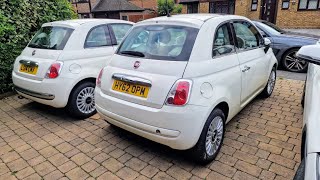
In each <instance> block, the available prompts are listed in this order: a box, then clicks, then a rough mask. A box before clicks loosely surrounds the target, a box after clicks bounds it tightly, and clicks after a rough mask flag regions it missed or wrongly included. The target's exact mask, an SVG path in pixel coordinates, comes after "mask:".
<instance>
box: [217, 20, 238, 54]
mask: <svg viewBox="0 0 320 180" xmlns="http://www.w3.org/2000/svg"><path fill="white" fill-rule="evenodd" d="M228 25H229V24H224V25H222V26H220V27H219V28H218V29H217V31H216V34H215V36H214V41H213V49H212V57H216V56H220V55H225V54H229V53H233V52H235V47H234V42H233V39H232V35H231V30H230V28H229V26H228Z"/></svg>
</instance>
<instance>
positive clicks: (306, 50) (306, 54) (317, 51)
mask: <svg viewBox="0 0 320 180" xmlns="http://www.w3.org/2000/svg"><path fill="white" fill-rule="evenodd" d="M297 57H298V58H299V59H300V60H303V61H307V62H310V63H313V64H317V65H320V44H316V45H309V46H303V47H302V48H300V50H299V51H298V52H297Z"/></svg>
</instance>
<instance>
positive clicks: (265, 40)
mask: <svg viewBox="0 0 320 180" xmlns="http://www.w3.org/2000/svg"><path fill="white" fill-rule="evenodd" d="M264 46H265V48H264V52H265V53H267V52H268V50H269V48H270V46H271V41H270V39H268V38H264Z"/></svg>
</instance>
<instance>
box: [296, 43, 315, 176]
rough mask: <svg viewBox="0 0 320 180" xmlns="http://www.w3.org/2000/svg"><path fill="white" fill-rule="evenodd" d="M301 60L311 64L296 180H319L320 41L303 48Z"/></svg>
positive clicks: (306, 88) (299, 56) (300, 55)
mask: <svg viewBox="0 0 320 180" xmlns="http://www.w3.org/2000/svg"><path fill="white" fill-rule="evenodd" d="M297 57H298V58H299V59H300V60H304V61H306V62H309V67H308V73H307V79H306V84H305V92H304V94H303V101H302V103H304V113H303V130H302V138H301V163H300V166H299V168H298V170H297V172H296V175H295V178H294V179H295V180H303V179H306V180H318V179H319V178H320V177H319V175H320V142H319V137H320V131H319V129H320V118H319V106H320V93H319V92H320V40H319V42H318V44H317V45H308V46H303V47H302V48H301V49H300V50H299V51H298V52H297Z"/></svg>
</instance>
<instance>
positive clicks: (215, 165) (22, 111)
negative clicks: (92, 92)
mask: <svg viewBox="0 0 320 180" xmlns="http://www.w3.org/2000/svg"><path fill="white" fill-rule="evenodd" d="M303 84H304V82H303V81H297V80H287V79H282V78H279V79H277V84H276V88H275V91H274V93H273V95H272V97H270V98H268V99H261V98H259V97H258V98H256V99H255V100H254V101H253V102H252V103H250V104H249V105H248V106H247V107H246V108H244V109H243V110H242V111H241V112H240V113H239V114H238V115H237V116H236V117H235V118H233V119H232V120H231V121H230V122H229V123H228V124H227V127H226V134H225V140H224V144H223V146H222V148H221V152H220V153H219V154H218V156H217V158H216V160H215V161H214V162H212V163H210V164H208V165H205V166H201V165H198V164H196V163H194V162H193V161H192V160H190V159H188V155H187V153H186V152H184V151H177V150H173V149H171V148H168V147H165V146H163V145H160V144H157V143H154V142H151V141H149V140H146V139H144V138H142V137H139V136H136V135H134V134H131V133H129V132H127V131H124V130H121V129H119V128H116V127H114V126H111V125H109V124H108V123H106V122H105V121H103V120H102V119H101V118H100V117H99V115H95V116H93V117H91V118H88V119H85V120H77V119H72V118H71V117H70V116H68V115H67V114H66V113H65V112H64V110H63V109H55V108H51V107H48V106H44V105H41V104H38V103H35V102H32V101H30V100H27V99H19V98H18V96H17V95H15V96H11V97H8V98H5V99H3V100H0V179H6V180H10V179H32V180H33V179H77V180H78V179H99V180H100V179H108V180H112V179H126V180H127V179H128V180H130V179H138V180H143V179H155V180H158V179H168V180H170V179H192V180H197V179H219V180H220V179H246V180H251V179H267V180H272V179H277V180H280V179H292V178H293V176H294V174H295V171H296V169H297V167H298V166H299V163H300V146H301V145H300V140H301V128H302V114H303V109H302V107H301V105H300V99H301V94H302V90H303Z"/></svg>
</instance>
